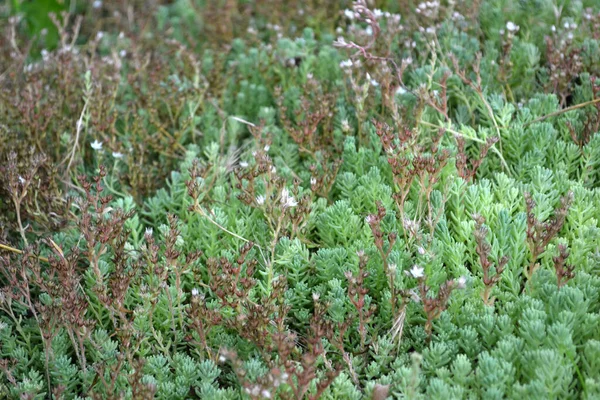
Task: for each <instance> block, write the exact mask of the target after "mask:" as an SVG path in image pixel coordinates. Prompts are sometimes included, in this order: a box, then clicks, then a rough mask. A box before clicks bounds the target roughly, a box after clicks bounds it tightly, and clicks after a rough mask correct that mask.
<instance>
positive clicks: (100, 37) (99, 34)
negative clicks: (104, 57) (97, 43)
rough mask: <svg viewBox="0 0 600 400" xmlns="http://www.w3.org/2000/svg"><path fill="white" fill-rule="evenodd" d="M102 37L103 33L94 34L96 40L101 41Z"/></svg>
mask: <svg viewBox="0 0 600 400" xmlns="http://www.w3.org/2000/svg"><path fill="white" fill-rule="evenodd" d="M103 37H104V32H102V31H99V32H98V33H96V40H101V39H102V38H103Z"/></svg>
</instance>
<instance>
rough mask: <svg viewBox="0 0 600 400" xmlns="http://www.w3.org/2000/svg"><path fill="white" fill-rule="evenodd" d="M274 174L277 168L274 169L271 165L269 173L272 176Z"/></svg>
mask: <svg viewBox="0 0 600 400" xmlns="http://www.w3.org/2000/svg"><path fill="white" fill-rule="evenodd" d="M275 172H277V168H275V166H274V165H271V173H272V174H274V173H275Z"/></svg>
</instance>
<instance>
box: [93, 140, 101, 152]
mask: <svg viewBox="0 0 600 400" xmlns="http://www.w3.org/2000/svg"><path fill="white" fill-rule="evenodd" d="M92 149H94V150H96V151H100V150H102V142H99V141H98V140H97V139H96V140H94V141H93V142H92Z"/></svg>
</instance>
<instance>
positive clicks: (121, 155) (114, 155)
mask: <svg viewBox="0 0 600 400" xmlns="http://www.w3.org/2000/svg"><path fill="white" fill-rule="evenodd" d="M112 156H113V157H114V158H123V153H119V152H118V151H113V153H112Z"/></svg>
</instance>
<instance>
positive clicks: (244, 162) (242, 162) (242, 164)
mask: <svg viewBox="0 0 600 400" xmlns="http://www.w3.org/2000/svg"><path fill="white" fill-rule="evenodd" d="M240 167H242V168H247V167H248V163H247V162H246V161H240Z"/></svg>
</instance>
